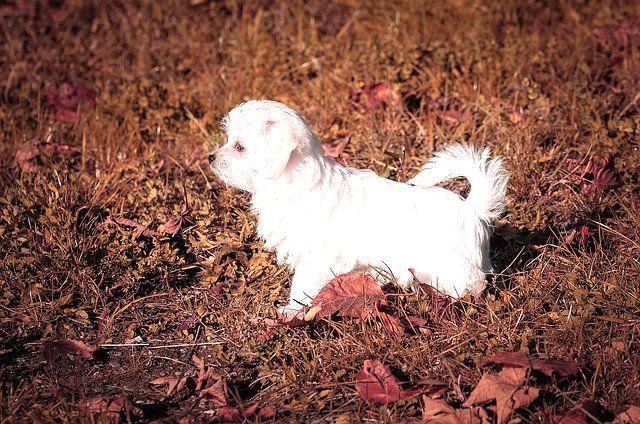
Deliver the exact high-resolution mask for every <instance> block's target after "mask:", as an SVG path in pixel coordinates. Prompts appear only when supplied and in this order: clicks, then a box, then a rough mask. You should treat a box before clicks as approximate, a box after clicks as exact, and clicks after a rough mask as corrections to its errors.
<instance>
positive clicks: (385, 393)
mask: <svg viewBox="0 0 640 424" xmlns="http://www.w3.org/2000/svg"><path fill="white" fill-rule="evenodd" d="M356 390H357V391H358V394H359V395H360V397H361V398H363V399H364V400H366V401H367V402H375V403H383V404H384V403H389V402H395V401H397V400H399V399H401V398H402V388H401V387H400V383H398V379H396V378H395V377H394V376H393V374H391V371H390V370H389V368H388V367H387V366H386V365H383V364H382V363H380V362H379V361H376V360H371V359H367V360H365V361H364V365H363V367H362V369H361V370H360V371H359V372H358V375H357V376H356Z"/></svg>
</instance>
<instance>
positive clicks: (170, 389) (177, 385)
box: [151, 376, 195, 396]
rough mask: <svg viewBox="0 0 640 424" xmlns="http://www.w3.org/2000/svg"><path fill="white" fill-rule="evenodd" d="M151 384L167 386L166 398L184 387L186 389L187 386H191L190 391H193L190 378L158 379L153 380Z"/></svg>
mask: <svg viewBox="0 0 640 424" xmlns="http://www.w3.org/2000/svg"><path fill="white" fill-rule="evenodd" d="M188 383H190V384H188ZM151 384H153V385H156V386H163V385H165V384H167V385H168V386H167V394H166V396H171V395H172V394H173V393H177V392H179V391H180V390H182V389H183V388H184V387H187V385H189V386H191V389H195V382H194V381H193V379H192V378H190V377H169V376H166V377H160V378H156V379H155V380H153V381H152V382H151Z"/></svg>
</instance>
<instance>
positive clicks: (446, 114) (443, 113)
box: [435, 109, 469, 125]
mask: <svg viewBox="0 0 640 424" xmlns="http://www.w3.org/2000/svg"><path fill="white" fill-rule="evenodd" d="M435 114H436V116H437V117H438V118H440V120H441V121H442V122H444V123H446V124H449V125H459V124H460V123H461V122H462V121H464V120H465V119H467V118H468V117H469V113H468V112H464V113H463V112H460V111H457V110H453V109H450V110H437V111H436V112H435Z"/></svg>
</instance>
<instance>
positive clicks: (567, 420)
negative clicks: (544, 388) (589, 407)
mask: <svg viewBox="0 0 640 424" xmlns="http://www.w3.org/2000/svg"><path fill="white" fill-rule="evenodd" d="M554 419H555V422H556V423H557V424H587V422H588V421H587V418H586V417H585V416H584V414H568V415H557V416H555V417H554Z"/></svg>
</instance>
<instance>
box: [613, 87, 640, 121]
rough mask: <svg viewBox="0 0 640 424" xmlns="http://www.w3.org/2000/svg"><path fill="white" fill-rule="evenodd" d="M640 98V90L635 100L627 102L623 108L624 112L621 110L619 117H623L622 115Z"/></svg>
mask: <svg viewBox="0 0 640 424" xmlns="http://www.w3.org/2000/svg"><path fill="white" fill-rule="evenodd" d="M638 100H640V91H638V92H637V93H636V95H635V96H634V98H633V100H631V101H630V102H629V104H627V105H626V106H625V107H624V109H622V112H620V114H619V115H618V118H622V115H624V114H625V113H626V112H627V111H628V110H629V109H630V108H631V107H632V106H633V105H635V104H636V102H637V101H638Z"/></svg>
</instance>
